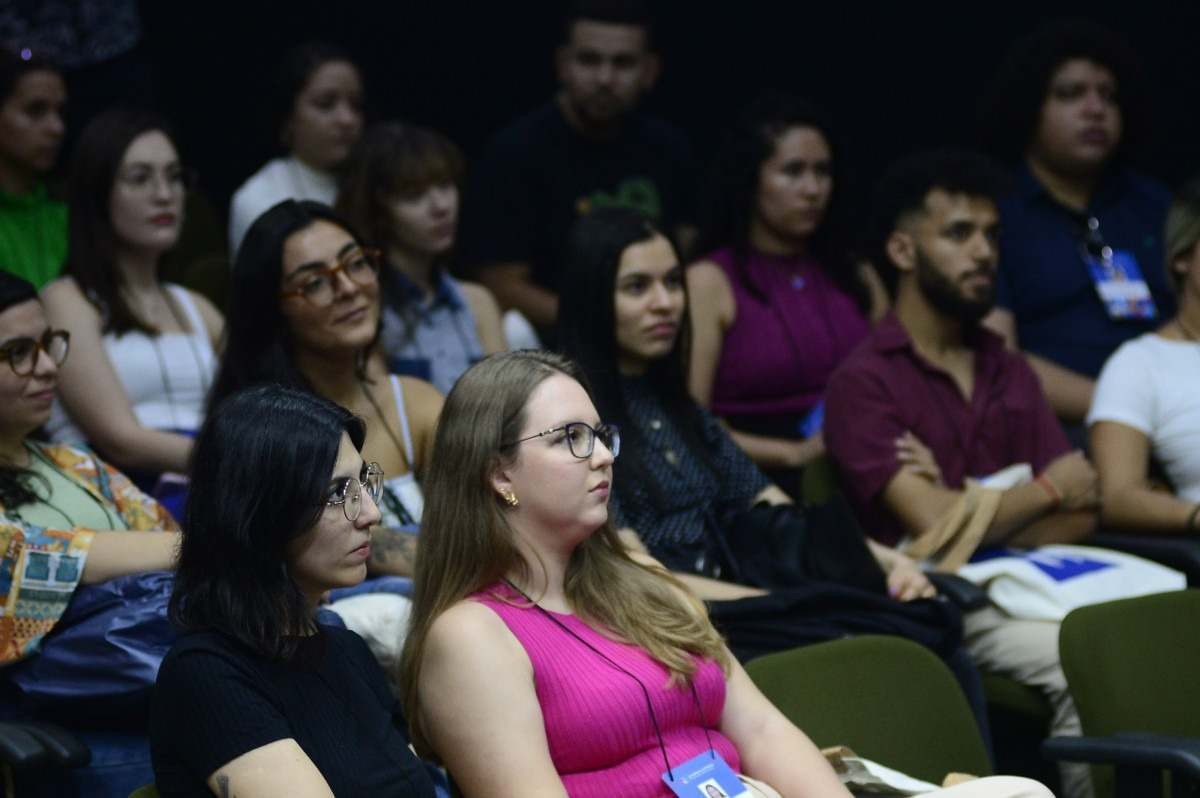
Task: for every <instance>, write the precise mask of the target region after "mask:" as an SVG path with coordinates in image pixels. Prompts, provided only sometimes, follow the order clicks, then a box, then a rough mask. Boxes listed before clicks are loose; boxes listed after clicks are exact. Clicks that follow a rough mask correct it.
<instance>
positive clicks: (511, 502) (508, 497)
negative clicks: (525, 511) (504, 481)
mask: <svg viewBox="0 0 1200 798" xmlns="http://www.w3.org/2000/svg"><path fill="white" fill-rule="evenodd" d="M500 495H501V496H503V497H504V503H505V504H507V505H508V506H509V507H514V508H515V507H520V506H521V500H520V499H518V498H517V494H515V493H513V492H512V491H511V490H506V491H504V492H503V493H502V494H500Z"/></svg>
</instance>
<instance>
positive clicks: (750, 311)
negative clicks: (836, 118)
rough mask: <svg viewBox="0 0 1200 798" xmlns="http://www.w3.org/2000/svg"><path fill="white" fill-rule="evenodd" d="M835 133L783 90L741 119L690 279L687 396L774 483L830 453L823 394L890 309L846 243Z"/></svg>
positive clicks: (786, 482) (713, 179) (725, 151)
mask: <svg viewBox="0 0 1200 798" xmlns="http://www.w3.org/2000/svg"><path fill="white" fill-rule="evenodd" d="M835 144H836V142H835V136H834V130H833V124H832V122H831V121H830V119H829V117H828V116H826V114H825V113H824V112H823V111H821V110H820V109H819V108H816V107H815V106H812V105H810V104H809V103H807V102H804V101H803V100H800V99H797V98H795V97H792V96H790V95H787V94H782V93H779V92H773V91H772V92H764V93H762V94H760V95H758V96H757V97H756V98H755V99H754V100H753V101H752V102H751V103H750V104H749V105H748V106H747V107H746V108H745V109H744V110H743V111H742V112H741V114H739V115H738V117H737V119H736V121H735V123H734V125H733V126H732V128H731V129H730V130H729V131H728V133H727V134H726V136H725V141H724V144H723V146H722V147H721V149H720V150H719V152H718V155H717V157H716V159H715V161H714V164H713V169H712V174H711V176H710V179H709V181H708V187H707V192H706V197H705V200H706V201H705V203H704V205H703V206H702V207H703V214H702V217H701V228H700V234H701V246H700V248H699V249H698V251H699V252H700V253H701V257H700V259H699V260H698V261H696V262H695V263H693V264H691V265H690V266H689V267H688V270H687V281H688V291H689V292H690V294H691V296H692V308H691V311H692V324H693V326H694V330H693V333H694V338H693V341H692V344H693V346H692V351H691V353H690V361H691V362H690V363H689V368H690V374H689V385H690V388H691V392H692V395H693V396H695V397H696V400H697V401H698V402H700V404H701V405H703V406H705V407H706V408H708V409H710V410H712V412H713V413H714V414H716V415H717V416H720V417H721V418H722V419H723V420H724V421H725V422H726V423H727V424H728V425H729V429H730V432H731V434H732V435H733V439H734V440H735V441H737V443H738V445H739V446H741V447H742V448H743V449H745V450H746V452H747V453H748V454H749V455H750V457H751V458H752V459H753V460H754V462H755V463H757V464H758V466H759V467H760V468H762V469H764V470H765V471H766V472H767V474H768V476H770V477H771V478H772V479H773V480H774V481H775V482H776V484H778V485H780V486H781V487H782V488H784V489H785V490H787V491H788V492H789V493H791V494H792V495H793V496H795V495H797V494H798V484H799V480H798V476H799V469H800V468H801V467H803V466H804V465H806V464H808V463H809V462H812V461H813V460H815V459H817V458H819V457H820V456H821V455H823V454H824V451H825V447H824V443H823V440H822V438H821V434H820V433H821V418H822V412H821V411H822V407H823V405H822V400H823V397H824V393H825V386H826V384H827V383H828V380H829V377H830V375H831V374H832V373H833V370H834V369H835V368H836V367H837V366H838V364H839V363H840V362H841V361H842V359H844V358H845V357H846V355H848V354H849V353H850V352H851V351H853V349H854V348H855V347H856V346H857V345H858V344H859V342H861V341H862V340H863V339H864V338H865V337H866V335H867V333H868V332H869V331H870V329H871V325H870V320H871V319H875V318H879V317H880V316H881V315H882V314H883V313H884V312H885V311H886V308H887V304H888V300H887V296H886V292H885V290H884V288H883V284H882V282H881V281H880V280H879V278H878V275H876V273H875V272H874V270H872V268H871V267H870V266H869V265H867V264H865V263H854V262H853V261H852V260H851V259H850V257H849V256H848V253H847V252H846V250H845V249H844V248H843V246H842V244H841V242H840V241H839V238H840V236H839V233H838V224H837V219H836V218H834V217H835V215H836V211H837V198H838V197H837V194H838V189H839V187H840V185H841V182H842V181H841V180H839V179H837V176H836V174H835V169H836V167H837V166H838V162H839V159H840V154H839V153H838V152H837V151H836V149H835Z"/></svg>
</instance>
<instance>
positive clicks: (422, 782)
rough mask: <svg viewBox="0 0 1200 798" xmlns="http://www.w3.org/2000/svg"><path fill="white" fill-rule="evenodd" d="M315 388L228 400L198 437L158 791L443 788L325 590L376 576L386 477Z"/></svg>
mask: <svg viewBox="0 0 1200 798" xmlns="http://www.w3.org/2000/svg"><path fill="white" fill-rule="evenodd" d="M364 437H365V428H364V426H363V423H362V421H361V420H359V419H357V418H355V417H354V416H353V415H351V414H350V413H349V412H348V411H346V410H345V409H343V408H341V407H339V406H337V405H335V404H333V403H332V402H329V401H327V400H325V399H322V398H321V397H319V396H315V395H313V394H311V393H306V392H302V391H297V390H292V389H288V388H283V387H280V386H262V387H258V388H254V389H251V390H248V391H244V392H241V393H238V394H235V395H233V396H230V397H228V398H227V399H226V400H225V401H223V402H222V403H221V404H220V405H218V406H217V407H216V408H215V409H214V411H213V412H212V413H211V414H210V416H209V418H208V420H207V421H206V423H205V425H204V427H203V429H202V430H201V432H200V435H199V437H198V438H197V441H196V451H195V457H194V460H193V464H192V465H193V467H192V488H191V492H190V495H189V497H188V503H187V507H186V510H185V519H186V529H187V532H186V534H185V535H184V538H183V544H182V546H181V550H180V557H179V565H178V569H177V577H176V583H175V592H174V594H173V595H172V597H171V618H172V620H173V621H174V622H175V623H176V624H177V625H179V626H180V627H182V629H183V634H182V636H181V637H180V639H179V640H178V641H177V643H176V644H175V645H174V646H173V647H172V649H171V652H170V653H169V654H168V655H167V658H166V659H165V660H164V661H163V665H162V667H161V669H160V670H159V676H158V684H157V687H156V690H155V696H154V705H153V715H152V721H151V741H152V750H153V756H154V769H155V778H156V784H157V787H158V790H159V793H160V794H162V795H164V796H171V795H202V794H208V791H211V792H213V793H217V794H220V795H229V794H237V795H245V796H268V795H301V794H302V795H393V796H432V795H433V794H434V792H433V786H432V784H431V782H430V781H429V777H428V776H427V775H426V774H425V772H424V771H423V769H422V767H421V764H420V762H419V761H418V760H417V759H416V757H414V756H413V755H412V753H411V752H410V751H409V749H408V740H407V736H406V732H405V728H406V726H405V721H404V718H403V716H402V715H401V712H400V709H399V705H398V703H397V702H396V700H395V699H394V698H393V697H392V694H391V691H390V689H389V687H388V683H387V678H386V677H385V675H384V673H383V671H382V670H381V669H380V667H379V666H378V664H376V662H375V660H374V659H373V657H372V656H371V652H370V651H369V650H368V648H367V646H366V644H365V643H364V642H363V641H362V639H361V638H359V637H358V636H357V635H356V634H354V633H353V632H350V631H347V630H344V629H340V628H337V627H325V626H322V625H320V624H318V623H317V621H316V618H315V612H316V609H317V606H318V604H319V603H320V601H321V597H322V595H323V594H324V593H325V592H326V591H328V590H330V589H332V588H336V587H347V586H352V585H355V584H357V583H358V582H360V581H362V579H363V577H365V576H366V563H367V559H368V558H369V556H370V547H371V546H370V528H371V525H372V524H373V523H375V522H376V521H378V520H379V510H378V508H377V506H376V504H375V500H376V498H377V497H378V495H379V494H378V490H379V485H380V481H381V478H382V473H381V472H380V471H379V468H378V466H377V465H376V464H374V463H368V462H365V461H364V460H363V459H362V456H361V455H360V453H359V452H360V450H361V448H362V444H363V439H364Z"/></svg>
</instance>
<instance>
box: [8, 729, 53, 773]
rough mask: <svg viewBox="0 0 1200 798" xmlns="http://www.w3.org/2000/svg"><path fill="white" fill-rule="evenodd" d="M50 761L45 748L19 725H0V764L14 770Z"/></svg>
mask: <svg viewBox="0 0 1200 798" xmlns="http://www.w3.org/2000/svg"><path fill="white" fill-rule="evenodd" d="M51 761H52V757H51V756H50V752H49V751H47V750H46V746H44V745H42V743H41V742H40V741H39V740H38V739H37V738H35V737H34V736H33V735H32V734H30V733H29V732H28V731H27V730H26V729H25V728H24V727H23V726H22V725H21V724H17V723H0V763H3V764H5V765H8V766H10V767H12V768H13V769H15V770H23V769H25V768H29V767H35V766H38V765H45V764H48V763H50V762H51Z"/></svg>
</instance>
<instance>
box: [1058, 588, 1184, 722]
mask: <svg viewBox="0 0 1200 798" xmlns="http://www.w3.org/2000/svg"><path fill="white" fill-rule="evenodd" d="M1198 626H1200V590H1180V591H1177V592H1172V593H1159V594H1156V595H1152V596H1143V597H1141V598H1134V599H1124V600H1121V601H1110V602H1106V603H1104V604H1093V605H1092V606H1090V607H1081V608H1079V609H1077V610H1075V611H1073V612H1071V613H1070V614H1069V615H1067V617H1066V618H1065V619H1063V623H1062V631H1061V632H1060V633H1059V649H1060V652H1061V656H1062V666H1063V672H1064V673H1065V674H1066V676H1067V684H1068V685H1069V686H1070V688H1071V695H1072V696H1073V697H1074V698H1075V706H1076V707H1077V708H1078V709H1079V719H1080V722H1081V723H1082V724H1083V733H1084V734H1087V735H1101V736H1102V735H1108V734H1114V733H1117V732H1123V731H1146V732H1155V733H1158V734H1168V735H1179V736H1185V737H1200V681H1198V680H1197V674H1198V673H1200V631H1198Z"/></svg>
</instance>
